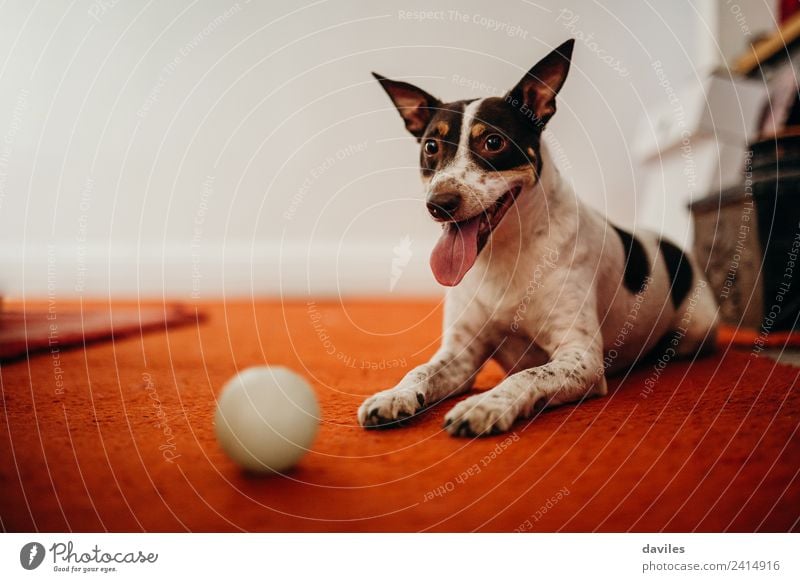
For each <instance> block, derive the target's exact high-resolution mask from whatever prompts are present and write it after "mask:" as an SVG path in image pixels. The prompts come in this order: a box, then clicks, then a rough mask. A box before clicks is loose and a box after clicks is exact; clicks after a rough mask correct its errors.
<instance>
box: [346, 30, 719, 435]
mask: <svg viewBox="0 0 800 582" xmlns="http://www.w3.org/2000/svg"><path fill="white" fill-rule="evenodd" d="M573 45H574V41H573V40H569V41H567V42H565V43H564V44H562V45H561V46H559V47H558V48H556V49H555V50H554V51H553V52H551V53H550V54H549V55H547V56H546V57H545V58H544V59H542V60H541V61H540V62H539V63H537V64H536V65H535V66H534V67H533V68H532V69H531V70H530V71H529V72H528V74H527V75H525V77H524V78H523V79H522V80H521V81H520V82H519V83H518V84H517V86H516V87H514V88H513V89H512V90H511V91H510V92H509V93H508V94H507V95H506V96H505V97H489V98H485V99H478V100H473V101H456V102H454V103H442V102H440V101H439V100H438V99H436V98H435V97H432V96H431V95H429V94H428V93H426V92H425V91H423V90H422V89H419V88H417V87H415V86H413V85H411V84H408V83H404V82H400V81H392V80H390V79H386V78H385V77H381V76H379V75H375V77H376V78H377V79H378V81H379V82H380V83H381V85H382V86H383V88H384V89H385V90H386V92H387V93H388V94H389V97H391V99H392V101H393V102H394V104H395V106H396V107H397V109H398V111H399V112H400V115H401V116H402V118H403V120H404V121H405V125H406V128H407V129H408V131H410V132H411V134H412V135H414V137H416V138H417V141H419V142H420V143H421V145H422V151H421V154H420V165H421V171H422V179H423V182H424V184H425V186H426V187H427V192H428V193H427V207H428V210H429V212H430V214H431V215H432V216H433V218H434V220H436V221H438V222H441V223H442V227H443V229H444V232H443V233H442V236H441V238H440V239H439V242H438V243H437V244H436V247H435V248H434V249H433V253H432V254H431V260H430V263H431V268H432V269H433V273H434V275H435V277H436V279H437V281H439V282H440V283H441V284H442V285H446V286H447V287H449V288H450V289H449V290H448V292H447V299H446V303H445V312H444V333H443V341H442V346H441V348H440V349H439V350H438V351H437V352H436V354H435V355H434V356H433V358H432V359H431V360H430V361H429V362H428V363H426V364H423V365H421V366H419V367H417V368H415V369H414V370H412V371H410V372H409V373H408V374H407V375H406V376H405V377H404V378H403V379H402V381H401V382H400V383H399V384H398V385H397V386H395V387H394V388H392V389H390V390H385V391H383V392H379V393H377V394H375V395H373V396H371V397H370V398H368V399H367V400H366V401H365V402H364V403H363V404H362V405H361V407H360V408H359V410H358V419H359V422H360V423H361V425H362V426H364V427H370V428H372V427H375V428H377V427H387V426H396V425H398V424H400V423H401V422H402V421H404V420H406V419H408V418H409V417H411V416H413V415H415V414H417V413H419V412H421V411H422V410H423V409H425V408H427V407H429V406H431V405H433V404H435V403H437V402H439V401H441V400H444V399H445V398H449V397H451V396H455V395H458V394H462V393H464V392H466V391H468V390H470V389H471V387H472V383H473V380H474V378H475V376H476V374H477V373H478V371H479V370H480V368H481V366H482V365H483V364H484V363H485V362H486V361H487V359H489V358H494V359H495V360H497V361H498V362H499V363H500V364H501V365H502V366H503V367H504V368H505V369H506V370H507V371H508V376H507V377H506V378H505V379H504V380H503V381H502V382H501V383H500V384H499V385H498V386H496V387H495V388H493V389H491V390H488V391H486V392H482V393H480V394H476V395H474V396H472V397H470V398H467V399H466V400H463V401H462V402H459V403H458V404H457V405H456V406H454V407H453V409H452V410H450V411H449V412H448V413H447V415H446V416H445V428H446V430H447V431H448V432H449V433H450V434H453V435H460V436H472V435H487V434H493V433H498V432H503V431H507V430H508V429H509V428H510V427H511V426H512V424H514V422H515V421H516V420H517V419H521V418H526V417H529V416H531V415H532V414H533V413H534V412H535V411H538V410H540V409H542V408H544V407H545V406H555V405H558V404H563V403H567V402H576V401H580V400H583V399H584V398H586V397H589V396H602V395H605V394H606V392H607V387H606V378H605V376H606V373H613V372H615V371H619V370H620V369H622V368H624V367H627V366H630V365H632V364H633V363H634V362H636V361H637V360H638V359H640V358H641V357H642V356H644V355H645V354H648V353H649V352H651V351H652V350H653V349H654V348H655V347H656V346H657V345H663V346H666V351H665V353H666V354H667V355H669V356H670V357H672V356H687V355H691V354H694V353H696V352H698V350H701V349H702V348H704V347H705V346H707V347H712V346H713V343H714V336H715V330H716V314H717V308H716V304H715V301H714V297H713V294H712V292H711V289H710V288H709V287H708V285H707V283H706V281H705V278H704V276H703V273H702V271H701V270H700V269H698V268H697V265H696V264H694V262H693V261H692V259H691V258H689V256H688V255H687V254H685V253H684V252H682V251H681V250H680V249H679V248H678V247H676V246H675V245H673V244H672V243H670V242H668V241H666V240H664V239H663V238H660V237H659V236H658V235H657V234H652V233H648V232H637V233H636V234H635V236H634V235H632V234H630V233H628V232H625V231H624V230H622V229H620V228H617V227H615V226H613V225H611V224H610V223H609V222H608V221H607V220H606V219H605V217H603V216H601V215H599V214H598V213H596V212H594V211H593V210H591V209H589V208H587V207H586V206H584V205H583V204H581V202H580V201H579V200H578V198H577V197H576V195H575V193H574V191H573V190H572V188H571V187H570V186H569V184H568V183H567V182H566V181H565V180H564V179H562V177H561V175H560V174H559V171H558V169H557V168H556V166H555V165H554V163H553V160H552V158H551V157H550V155H549V152H548V148H547V147H546V144H545V143H544V141H543V140H542V131H543V130H544V128H545V126H546V124H547V122H548V121H549V120H550V118H551V117H552V116H553V114H554V113H555V111H556V95H557V94H558V92H559V90H560V89H561V87H562V85H563V84H564V80H565V79H566V77H567V72H568V70H569V66H570V59H571V56H572V49H573Z"/></svg>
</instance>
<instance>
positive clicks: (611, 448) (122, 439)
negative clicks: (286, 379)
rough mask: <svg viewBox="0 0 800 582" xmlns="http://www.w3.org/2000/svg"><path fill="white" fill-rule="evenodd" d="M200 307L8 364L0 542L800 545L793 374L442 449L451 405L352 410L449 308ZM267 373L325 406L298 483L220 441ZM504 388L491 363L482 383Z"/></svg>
mask: <svg viewBox="0 0 800 582" xmlns="http://www.w3.org/2000/svg"><path fill="white" fill-rule="evenodd" d="M74 307H75V306H70V305H62V304H59V306H58V308H59V309H60V310H63V311H64V312H67V311H69V310H70V309H74ZM200 307H201V308H202V310H203V312H205V313H206V314H207V316H208V317H207V319H206V320H205V321H204V322H202V323H200V322H198V323H197V324H196V325H187V326H183V327H178V328H174V329H170V330H169V331H168V332H155V333H146V334H141V335H136V336H133V337H127V338H125V339H118V340H117V341H115V342H109V343H101V344H94V345H91V346H88V347H87V348H86V349H83V348H79V349H73V350H67V349H63V350H62V349H59V348H58V345H57V344H56V346H54V348H53V349H51V352H50V353H45V354H42V355H38V356H34V357H31V358H30V359H28V360H22V361H18V362H13V363H8V364H2V367H1V368H0V381H1V384H0V389H1V390H2V412H3V414H2V427H1V428H0V432H2V436H1V437H0V529H2V530H4V531H32V530H39V531H96V530H109V531H142V530H146V531H186V530H190V531H229V530H233V531H238V530H247V531H256V530H257V531H422V530H425V531H472V530H483V531H514V530H519V531H629V530H633V531H662V530H663V531H695V530H696V531H788V530H797V529H798V528H800V526H799V525H798V519H800V479H799V478H798V471H800V439H799V438H798V426H799V425H800V396H799V395H798V391H797V389H796V387H797V384H798V372H800V369H798V368H793V367H788V366H784V365H779V364H776V363H775V362H773V361H772V360H769V359H766V358H754V357H751V354H750V353H749V352H747V351H740V352H734V351H728V352H724V351H723V352H721V353H718V354H717V355H715V356H711V357H709V358H705V359H703V360H698V361H697V362H695V363H693V364H691V363H689V362H674V363H671V364H669V365H668V366H667V367H666V369H665V370H664V371H663V372H661V374H660V376H659V377H658V378H657V381H656V382H655V385H654V387H653V388H652V391H649V390H648V389H647V385H648V380H651V381H652V380H653V378H654V376H653V374H654V369H653V367H652V364H651V365H648V366H645V367H643V368H641V369H638V370H637V371H635V372H633V373H632V374H630V375H629V376H627V377H625V378H616V379H614V380H613V381H611V382H610V385H611V393H610V395H609V397H607V398H604V399H597V400H592V401H588V402H586V403H584V404H582V405H580V406H566V407H562V408H559V409H554V410H550V411H546V412H544V413H542V414H541V415H540V416H539V417H538V418H536V419H534V420H533V421H532V422H528V423H520V424H518V425H517V426H516V427H515V432H514V433H513V434H512V435H511V436H497V437H491V438H485V439H478V440H465V439H453V438H451V437H449V436H447V435H446V434H444V433H443V432H442V431H441V429H440V426H441V423H442V417H443V415H444V413H445V411H446V410H448V409H449V407H450V406H452V404H453V402H452V401H451V402H446V403H444V404H442V405H440V406H438V407H436V408H435V409H434V410H432V411H430V412H429V413H427V414H426V415H424V416H423V417H422V418H420V419H419V420H418V421H416V422H414V423H413V424H412V425H411V426H409V427H408V428H405V429H397V430H390V431H370V432H365V431H364V430H362V429H361V428H359V427H358V426H356V425H355V412H356V408H357V407H358V404H359V403H360V402H361V400H362V399H363V398H364V397H365V396H367V395H368V394H370V393H372V392H374V391H375V390H377V389H379V388H385V387H389V386H391V385H392V384H393V383H394V382H396V381H397V380H398V379H399V378H400V377H401V376H402V375H403V374H404V373H405V372H406V371H407V370H408V369H409V368H410V367H412V366H414V365H416V364H418V363H421V362H423V361H424V360H425V359H426V357H427V356H429V355H430V354H431V353H432V352H433V351H434V350H435V348H436V345H437V342H438V336H439V325H440V323H439V322H440V317H441V313H440V306H438V305H436V304H434V303H430V302H408V303H385V302H379V301H348V302H345V303H344V304H341V303H340V302H338V301H329V302H323V301H318V302H316V303H313V304H310V305H309V304H307V303H306V302H305V301H297V302H292V303H286V302H283V303H281V302H277V301H275V302H270V301H263V302H259V303H256V304H252V303H247V302H242V303H233V304H231V303H229V304H227V305H222V304H208V305H202V306H200ZM114 308H115V309H116V308H117V306H116V305H115V307H114ZM264 362H268V363H271V364H282V365H286V366H289V367H291V368H293V369H295V370H297V371H299V372H301V373H303V374H305V375H306V376H307V377H308V378H309V380H310V381H311V383H312V385H313V387H314V389H315V390H316V392H317V394H318V396H319V400H320V404H321V409H322V415H323V424H322V426H321V428H320V431H319V434H318V437H317V440H316V443H315V445H314V450H313V452H312V453H310V454H309V455H307V456H306V457H305V458H304V459H303V460H302V461H301V463H300V464H299V465H298V467H297V468H296V469H295V470H293V471H292V472H291V473H290V474H288V475H286V476H284V477H254V476H249V475H246V474H243V473H241V472H240V471H238V470H237V468H236V467H235V466H234V465H233V464H232V463H231V462H229V461H228V460H227V459H226V458H225V457H224V455H223V453H222V452H221V450H220V449H219V447H218V446H217V444H216V442H215V440H214V435H213V429H212V419H213V414H214V398H215V394H217V392H218V391H219V389H220V387H221V386H222V384H223V383H224V382H225V380H226V379H228V378H229V377H230V376H231V375H232V374H234V373H235V372H236V371H237V369H241V368H243V367H246V366H251V365H256V364H262V363H264ZM500 377H501V375H500V373H499V371H498V369H497V368H496V367H493V366H490V367H488V368H487V369H486V370H484V372H483V373H482V374H481V376H480V377H479V380H478V387H479V388H481V389H485V388H487V387H490V386H492V385H494V384H495V383H496V382H497V381H498V380H499V379H500Z"/></svg>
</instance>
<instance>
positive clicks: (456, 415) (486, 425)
mask: <svg viewBox="0 0 800 582" xmlns="http://www.w3.org/2000/svg"><path fill="white" fill-rule="evenodd" d="M516 419H517V410H516V407H515V406H514V403H513V402H510V401H509V400H508V399H507V398H502V397H501V396H500V395H497V394H492V392H491V391H490V392H486V393H485V394H476V395H475V396H470V397H469V398H467V399H466V400H462V401H461V402H459V403H458V404H456V405H455V406H454V407H453V409H452V410H451V411H450V412H448V413H447V414H446V415H445V417H444V429H445V430H446V431H447V432H449V433H450V434H451V435H452V436H463V437H473V436H487V435H492V434H498V433H501V432H506V431H507V430H508V429H510V428H511V425H513V424H514V421H515V420H516Z"/></svg>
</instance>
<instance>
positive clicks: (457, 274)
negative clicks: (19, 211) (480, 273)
mask: <svg viewBox="0 0 800 582" xmlns="http://www.w3.org/2000/svg"><path fill="white" fill-rule="evenodd" d="M521 191H522V186H515V187H513V188H511V189H510V190H508V191H507V192H506V193H505V194H503V195H502V196H500V198H498V199H497V201H496V202H495V203H494V204H492V205H491V206H490V207H488V208H486V209H484V210H482V211H481V212H480V213H478V214H476V215H475V216H473V217H472V218H467V219H466V220H461V221H458V222H456V221H451V222H446V223H444V225H443V228H444V232H443V233H442V236H441V238H439V242H437V243H436V246H435V247H434V249H433V252H432V253H431V270H433V276H434V277H436V280H437V281H438V282H439V283H441V284H442V285H445V286H447V287H454V286H455V285H458V284H459V283H460V282H461V279H463V278H464V275H466V274H467V271H469V270H470V269H471V268H472V265H474V264H475V259H477V258H478V253H480V252H481V250H483V247H484V246H486V243H487V242H488V240H489V236H490V235H491V234H492V231H493V230H494V229H495V228H497V225H498V224H500V221H501V220H503V217H504V216H505V215H506V213H507V212H508V209H509V208H511V206H513V204H514V201H515V200H516V199H517V196H519V194H520V192H521Z"/></svg>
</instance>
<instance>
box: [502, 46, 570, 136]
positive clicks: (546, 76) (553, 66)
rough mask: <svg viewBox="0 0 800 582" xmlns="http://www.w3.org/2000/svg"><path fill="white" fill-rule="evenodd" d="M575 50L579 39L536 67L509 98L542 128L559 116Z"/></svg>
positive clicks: (547, 57) (553, 53) (552, 54)
mask: <svg viewBox="0 0 800 582" xmlns="http://www.w3.org/2000/svg"><path fill="white" fill-rule="evenodd" d="M574 46H575V39H573V38H571V39H569V40H568V41H567V42H565V43H563V44H562V45H561V46H559V47H558V48H556V49H555V50H554V51H553V52H551V53H550V54H549V55H547V56H546V57H545V58H543V59H542V60H541V61H539V62H538V63H536V64H535V65H534V66H533V68H531V70H530V71H528V74H527V75H525V76H524V77H523V78H522V80H521V81H520V82H519V83H517V86H516V87H514V88H513V89H512V90H511V91H510V92H509V93H508V95H506V101H507V102H509V103H511V104H512V105H514V107H515V108H517V109H520V110H521V111H522V112H523V113H525V114H526V115H529V116H531V115H532V116H533V118H534V121H535V122H536V123H537V125H539V126H540V127H541V128H544V126H545V125H546V124H547V122H548V121H550V118H551V117H553V114H554V113H555V112H556V95H557V94H558V92H559V91H560V90H561V87H562V86H563V85H564V81H565V80H566V78H567V73H568V72H569V64H570V62H571V60H572V48H573V47H574Z"/></svg>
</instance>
